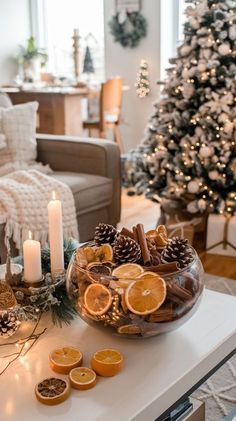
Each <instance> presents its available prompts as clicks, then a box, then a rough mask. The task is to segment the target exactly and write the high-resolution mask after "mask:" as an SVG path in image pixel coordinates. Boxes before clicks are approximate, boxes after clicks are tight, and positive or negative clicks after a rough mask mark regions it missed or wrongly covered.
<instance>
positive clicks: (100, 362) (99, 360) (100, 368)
mask: <svg viewBox="0 0 236 421" xmlns="http://www.w3.org/2000/svg"><path fill="white" fill-rule="evenodd" d="M123 366H124V357H123V355H122V354H121V353H120V352H119V351H117V350H115V349H101V350H99V351H97V352H95V354H94V355H93V357H92V359H91V367H92V369H93V370H94V371H95V372H96V373H97V374H99V375H100V376H103V377H111V376H115V374H117V373H119V371H121V370H122V368H123Z"/></svg>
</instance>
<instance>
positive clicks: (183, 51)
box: [180, 45, 192, 56]
mask: <svg viewBox="0 0 236 421" xmlns="http://www.w3.org/2000/svg"><path fill="white" fill-rule="evenodd" d="M191 50H192V47H190V45H183V47H181V50H180V53H181V56H187V55H188V54H189V53H190V52H191Z"/></svg>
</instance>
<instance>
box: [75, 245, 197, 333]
mask: <svg viewBox="0 0 236 421" xmlns="http://www.w3.org/2000/svg"><path fill="white" fill-rule="evenodd" d="M83 247H84V246H83ZM192 251H193V260H192V261H191V263H190V264H188V265H187V266H186V267H185V268H184V269H181V270H178V271H177V272H173V273H168V274H164V275H160V276H161V277H162V278H163V279H164V281H165V284H166V290H167V291H168V293H167V295H166V299H165V301H164V302H163V304H162V305H161V306H160V308H158V309H157V310H156V311H154V312H153V313H151V314H148V315H142V316H141V315H138V314H134V313H132V311H130V310H129V309H128V307H127V305H126V303H125V291H124V290H122V288H119V287H117V288H116V286H115V285H116V279H115V277H114V276H111V275H106V274H103V275H102V274H99V273H92V272H91V271H90V270H88V269H84V268H82V267H81V266H79V264H78V262H77V261H76V252H75V253H74V255H73V256H72V259H71V261H70V264H69V266H68V270H67V292H68V295H69V298H70V299H71V300H72V302H73V304H74V305H75V308H76V310H77V312H78V314H79V316H80V317H81V318H82V319H83V320H84V321H85V322H86V323H88V324H89V325H92V326H94V327H97V328H101V329H107V330H109V331H110V332H113V333H115V334H117V335H120V336H125V337H132V338H134V337H137V338H147V337H151V336H156V335H159V334H160V333H164V332H169V331H171V330H174V329H176V328H177V327H179V326H180V325H182V324H183V323H184V322H185V321H186V320H188V319H189V318H190V317H191V316H192V315H193V314H194V313H195V311H196V310H197V308H198V306H199V303H200V298H201V295H202V292H203V273H204V272H203V267H202V264H201V261H200V259H199V257H198V255H197V253H196V251H195V250H194V249H192ZM145 269H146V270H147V268H145ZM92 284H100V285H103V286H104V287H105V288H106V289H104V290H105V291H107V290H109V292H110V296H111V297H112V301H111V303H110V306H109V308H108V309H107V310H106V312H105V313H104V314H100V315H94V314H91V312H90V311H89V309H88V307H87V306H86V304H85V301H86V300H85V294H86V290H87V288H88V287H89V286H90V285H92Z"/></svg>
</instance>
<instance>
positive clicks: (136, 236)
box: [133, 227, 138, 243]
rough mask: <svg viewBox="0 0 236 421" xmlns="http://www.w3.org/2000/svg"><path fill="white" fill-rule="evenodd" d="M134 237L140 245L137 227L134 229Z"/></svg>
mask: <svg viewBox="0 0 236 421" xmlns="http://www.w3.org/2000/svg"><path fill="white" fill-rule="evenodd" d="M133 236H134V240H135V241H137V243H138V233H137V228H136V227H133Z"/></svg>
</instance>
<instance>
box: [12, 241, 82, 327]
mask: <svg viewBox="0 0 236 421" xmlns="http://www.w3.org/2000/svg"><path fill="white" fill-rule="evenodd" d="M77 247H78V241H76V240H74V239H69V240H66V241H64V261H65V269H67V267H68V265H69V262H70V259H71V257H72V254H73V253H74V251H75V250H76V249H77ZM13 260H14V262H15V263H20V264H23V259H22V257H21V256H19V257H16V258H14V259H13ZM42 271H43V274H44V275H45V282H44V283H43V284H42V286H40V287H38V288H36V287H29V288H28V292H27V293H26V291H25V288H24V287H22V286H19V287H15V288H14V292H15V296H16V299H17V302H18V304H19V306H20V307H19V310H18V317H19V318H20V319H22V320H37V318H38V314H39V313H43V312H46V311H50V312H51V316H52V321H53V323H54V324H59V325H61V324H62V323H66V324H69V323H70V322H71V321H72V320H73V319H74V318H75V317H76V316H77V312H76V310H75V308H74V307H73V304H72V303H71V301H70V300H69V298H68V296H67V291H66V277H65V274H63V275H62V276H60V277H59V278H58V279H57V280H56V281H53V280H52V278H51V276H50V249H49V248H48V247H45V248H43V249H42Z"/></svg>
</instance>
